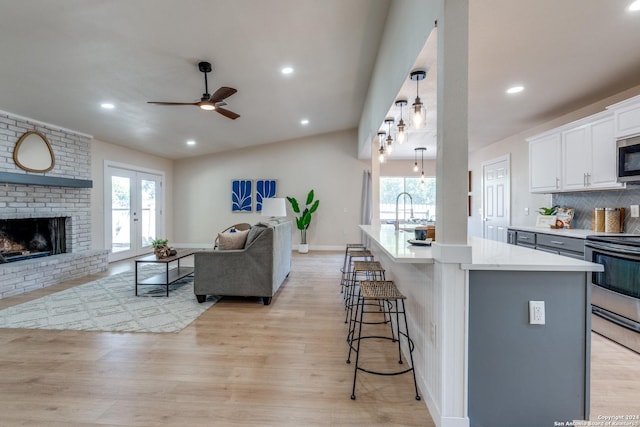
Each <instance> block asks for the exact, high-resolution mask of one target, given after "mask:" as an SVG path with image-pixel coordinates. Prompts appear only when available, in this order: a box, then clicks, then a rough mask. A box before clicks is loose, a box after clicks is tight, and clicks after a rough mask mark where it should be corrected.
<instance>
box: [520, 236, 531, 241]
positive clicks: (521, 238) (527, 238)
mask: <svg viewBox="0 0 640 427" xmlns="http://www.w3.org/2000/svg"><path fill="white" fill-rule="evenodd" d="M529 239H530V237H527V236H520V240H529Z"/></svg>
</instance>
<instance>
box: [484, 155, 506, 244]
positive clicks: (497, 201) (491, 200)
mask: <svg viewBox="0 0 640 427" xmlns="http://www.w3.org/2000/svg"><path fill="white" fill-rule="evenodd" d="M509 171H510V158H509V156H503V157H500V158H497V159H494V160H490V161H488V162H485V163H483V164H482V185H483V188H482V191H483V203H482V220H483V224H484V227H483V236H484V238H485V239H490V240H499V241H501V242H506V241H507V229H508V227H509V222H510V214H509V207H510V205H511V198H510V181H511V178H510V172H509Z"/></svg>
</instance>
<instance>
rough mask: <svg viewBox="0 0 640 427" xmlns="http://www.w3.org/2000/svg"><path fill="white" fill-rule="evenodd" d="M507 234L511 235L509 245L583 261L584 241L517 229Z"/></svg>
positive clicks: (510, 230)
mask: <svg viewBox="0 0 640 427" xmlns="http://www.w3.org/2000/svg"><path fill="white" fill-rule="evenodd" d="M508 232H509V233H512V234H511V240H510V241H509V243H512V244H515V245H518V246H525V247H528V248H531V249H537V250H539V251H543V252H549V253H553V254H557V255H563V256H568V257H571V258H576V259H584V239H581V238H578V237H565V236H557V235H554V234H548V233H543V232H532V231H522V230H518V229H509V230H508Z"/></svg>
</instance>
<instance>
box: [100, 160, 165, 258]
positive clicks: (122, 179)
mask: <svg viewBox="0 0 640 427" xmlns="http://www.w3.org/2000/svg"><path fill="white" fill-rule="evenodd" d="M105 171H106V176H105V206H106V207H107V209H105V242H106V245H107V248H108V249H109V250H110V251H109V261H118V260H121V259H126V258H131V257H134V256H138V255H142V254H144V253H148V252H151V242H152V241H153V240H154V239H155V238H156V237H163V234H162V230H163V229H164V221H163V217H162V200H163V189H162V180H163V179H162V175H161V174H154V173H149V172H146V171H137V170H134V169H129V168H125V167H117V166H114V165H109V166H107V167H105Z"/></svg>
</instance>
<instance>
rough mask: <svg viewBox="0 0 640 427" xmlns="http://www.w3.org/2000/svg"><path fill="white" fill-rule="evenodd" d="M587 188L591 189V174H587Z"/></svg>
mask: <svg viewBox="0 0 640 427" xmlns="http://www.w3.org/2000/svg"><path fill="white" fill-rule="evenodd" d="M587 187H591V174H590V173H588V174H587Z"/></svg>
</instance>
